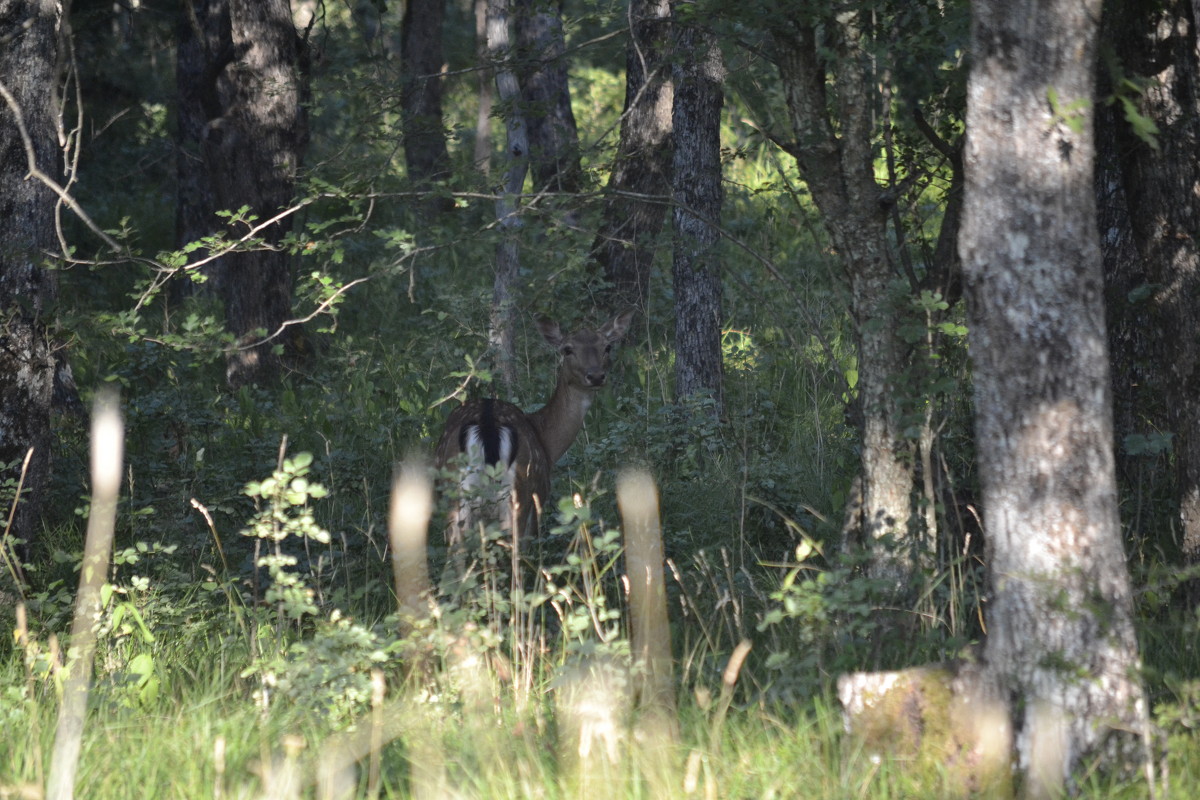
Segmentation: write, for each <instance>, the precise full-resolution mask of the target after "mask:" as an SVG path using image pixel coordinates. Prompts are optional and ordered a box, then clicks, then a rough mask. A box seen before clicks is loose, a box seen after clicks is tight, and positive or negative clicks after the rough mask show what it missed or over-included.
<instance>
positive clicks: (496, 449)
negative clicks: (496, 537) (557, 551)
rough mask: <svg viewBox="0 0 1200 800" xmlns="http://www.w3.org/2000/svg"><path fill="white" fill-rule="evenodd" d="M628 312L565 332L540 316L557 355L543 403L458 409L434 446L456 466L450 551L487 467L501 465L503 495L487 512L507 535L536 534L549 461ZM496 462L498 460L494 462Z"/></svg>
mask: <svg viewBox="0 0 1200 800" xmlns="http://www.w3.org/2000/svg"><path fill="white" fill-rule="evenodd" d="M632 318H633V310H632V309H630V310H627V311H624V312H622V313H620V314H618V315H617V316H616V317H614V318H613V319H611V320H609V321H608V322H606V323H605V324H604V325H602V326H601V327H599V328H584V329H581V330H578V331H576V332H575V333H573V334H571V335H570V336H564V335H563V333H562V330H561V328H560V327H559V325H558V323H557V322H554V321H553V320H551V319H549V318H547V317H542V318H540V319H539V320H538V323H537V325H538V330H539V331H540V332H541V334H542V338H543V339H545V340H546V343H547V344H549V345H550V346H551V347H553V348H555V349H556V350H557V351H558V354H559V356H560V358H561V361H560V363H559V367H558V377H557V382H556V383H555V386H554V392H553V393H552V394H551V395H550V399H549V400H547V401H546V404H545V405H544V406H542V407H541V408H539V409H538V410H536V411H533V412H530V413H526V412H524V411H522V410H521V409H520V408H519V407H517V406H515V405H513V404H512V403H507V402H505V401H503V400H497V399H494V398H487V399H480V400H471V401H468V402H466V403H464V404H463V405H461V406H459V407H458V408H456V409H455V410H454V411H453V412H452V413H451V414H450V416H449V417H448V418H447V420H446V427H445V430H444V431H443V432H442V435H441V438H440V439H439V440H438V444H437V448H436V450H435V452H434V464H435V466H436V467H437V469H438V470H439V471H441V470H445V469H447V468H457V469H458V473H457V477H458V480H459V486H460V487H461V488H462V490H463V496H464V497H463V500H462V501H461V502H460V503H458V504H457V506H456V507H454V508H452V509H451V511H450V520H449V530H448V532H447V536H446V540H447V544H448V545H449V546H450V547H451V549H452V550H453V549H456V548H458V547H460V546H461V545H462V542H463V536H464V534H465V532H466V531H467V530H468V529H469V528H470V527H471V526H472V525H473V524H474V523H475V520H474V519H473V517H474V516H475V506H477V505H478V503H477V502H476V503H475V504H474V505H473V504H472V503H471V501H470V498H471V495H472V492H473V491H475V492H476V493H477V488H476V487H478V486H479V485H480V484H481V482H482V479H483V471H484V469H485V468H491V469H494V470H497V469H498V470H502V472H501V486H502V494H501V496H500V497H499V498H497V499H496V500H495V501H494V502H487V503H486V505H489V506H491V508H490V509H488V510H487V513H490V515H491V516H492V517H493V518H495V519H497V520H498V521H499V522H500V524H501V527H502V528H503V529H504V531H505V532H506V534H507V535H509V536H511V537H512V544H513V549H514V553H515V552H516V548H517V546H518V544H517V539H518V536H529V535H532V534H536V532H537V528H538V524H539V521H540V517H541V514H542V510H543V509H544V508H545V507H546V504H547V503H549V502H550V476H551V470H552V469H553V467H554V465H555V463H557V462H558V460H559V459H560V458H562V456H563V454H565V453H566V452H567V450H568V449H569V448H570V447H571V444H572V443H573V442H574V441H575V438H576V437H577V436H578V435H579V431H580V430H582V428H583V421H584V417H585V416H586V415H587V411H588V408H589V407H590V406H591V405H592V401H593V400H594V399H595V397H596V394H597V392H599V391H600V389H602V388H603V387H604V384H605V381H606V380H607V378H608V370H609V368H610V367H611V366H612V349H613V347H614V346H615V345H616V344H617V343H618V342H619V341H620V340H621V339H622V338H623V337H624V336H625V333H626V331H627V330H628V329H629V323H630V320H631V319H632ZM497 465H502V466H501V467H497Z"/></svg>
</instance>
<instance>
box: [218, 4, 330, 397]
mask: <svg viewBox="0 0 1200 800" xmlns="http://www.w3.org/2000/svg"><path fill="white" fill-rule="evenodd" d="M229 18H230V23H231V24H230V39H231V54H232V60H231V61H230V62H229V63H228V64H227V65H225V67H224V73H225V74H224V77H225V78H227V79H228V80H229V84H230V94H229V97H228V98H227V102H225V103H223V104H222V105H221V106H220V107H219V108H214V109H212V110H211V111H210V118H209V122H208V125H207V127H206V129H205V132H204V157H205V163H206V164H207V165H208V169H209V172H210V174H211V176H212V182H213V187H214V191H215V195H216V199H217V205H218V207H220V208H222V209H225V210H228V211H233V212H236V211H238V210H239V209H241V208H243V207H246V208H248V209H249V213H250V214H253V215H256V216H257V218H258V219H257V220H256V222H255V223H254V224H255V225H264V224H266V223H268V222H269V221H271V220H273V219H274V218H275V217H276V216H277V215H279V213H280V212H281V211H283V210H284V209H286V208H287V206H288V204H289V203H291V201H292V200H293V199H294V195H295V186H296V175H297V172H298V170H299V168H300V162H301V159H302V158H303V154H304V149H305V146H306V144H307V135H308V132H307V122H306V119H305V114H304V109H303V107H302V105H301V94H302V89H303V87H302V85H301V77H300V72H299V68H298V54H299V51H298V47H299V42H298V38H297V36H296V30H295V28H294V27H293V25H292V17H291V9H290V7H289V4H288V2H287V0H229ZM216 99H218V100H221V99H225V98H220V97H218V98H216ZM213 112H219V113H218V114H217V115H215V116H214V115H213ZM290 220H291V218H290V216H289V217H285V218H283V219H280V220H277V221H274V222H270V224H268V225H266V227H265V228H264V229H262V230H261V231H259V232H258V233H257V235H256V237H255V238H256V239H257V240H259V242H260V244H258V245H257V246H254V247H251V248H248V249H244V250H241V251H239V252H234V253H230V254H229V255H227V256H225V257H224V258H223V259H222V261H223V269H222V272H223V273H224V275H223V279H222V283H223V285H224V287H225V292H224V295H225V297H224V300H225V316H226V322H227V325H228V327H229V330H230V331H231V332H232V333H233V334H234V335H235V336H236V337H237V347H236V349H235V350H234V352H233V353H232V354H231V355H230V358H229V363H228V378H229V383H230V385H231V386H234V387H237V386H241V385H243V384H247V383H261V382H264V381H267V380H270V379H272V378H273V377H274V376H276V375H277V374H278V372H279V369H280V367H281V366H282V364H283V363H284V360H285V359H287V358H288V357H292V356H294V355H295V351H296V350H297V349H299V348H298V343H299V340H300V334H299V333H298V331H297V330H296V329H294V328H293V329H292V330H289V329H288V328H285V327H284V323H285V322H287V321H288V319H289V318H290V316H291V306H292V275H291V254H290V253H288V252H287V250H286V249H285V247H283V246H282V242H283V239H284V237H285V236H286V235H287V233H288V232H289V231H290V230H291V227H292V226H291V223H290ZM249 230H250V225H249V224H248V223H246V222H238V223H237V224H235V226H234V229H233V233H234V235H244V234H246V233H248V232H249ZM280 346H282V348H283V353H284V358H281V357H280V356H279V355H278V354H277V353H276V350H277V348H278V347H280Z"/></svg>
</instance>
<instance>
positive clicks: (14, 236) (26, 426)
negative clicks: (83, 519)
mask: <svg viewBox="0 0 1200 800" xmlns="http://www.w3.org/2000/svg"><path fill="white" fill-rule="evenodd" d="M61 18H62V4H61V3H59V2H55V1H54V0H0V42H2V43H3V44H0V87H2V88H3V92H2V95H3V96H2V97H0V375H3V376H4V378H3V379H2V380H0V481H8V480H12V481H14V482H16V481H19V480H20V479H21V471H22V465H23V462H24V460H25V457H26V454H27V453H28V452H29V450H30V449H31V448H32V450H33V455H32V457H31V459H30V461H29V465H28V468H27V469H26V471H25V475H24V483H23V489H24V492H23V493H22V495H21V499H20V501H19V502H17V501H16V500H15V499H14V500H13V501H12V502H17V508H16V515H15V516H14V517H13V521H12V527H11V528H10V529H8V530H7V531H3V530H2V529H0V533H7V534H8V535H11V536H13V537H16V538H18V539H22V540H24V541H25V542H26V543H27V544H31V543H32V542H33V540H34V537H35V534H36V533H37V530H38V527H39V525H40V513H39V512H40V503H41V500H42V497H43V496H44V494H45V487H46V484H47V482H48V481H49V478H50V401H51V396H52V392H53V387H54V346H53V343H52V342H51V340H50V333H49V331H48V330H47V319H46V315H47V313H48V309H49V307H50V305H51V304H52V303H53V301H54V299H55V296H56V295H57V291H56V287H55V281H54V274H53V273H52V272H49V271H47V270H45V269H43V268H42V266H41V265H42V262H43V261H44V260H45V259H46V258H48V257H49V255H50V254H52V253H55V252H57V251H58V239H57V236H56V234H55V196H54V193H53V192H52V191H51V190H50V189H49V188H47V187H46V185H45V184H44V183H42V182H41V181H40V180H38V179H37V178H36V177H34V176H32V175H31V174H30V173H31V171H32V170H31V166H33V165H36V168H37V170H40V171H41V172H42V173H44V174H45V175H47V176H49V177H51V178H53V179H54V180H58V174H59V168H58V158H59V156H58V152H57V148H56V145H57V141H58V139H57V131H58V126H57V121H58V109H57V107H56V106H57V100H58V86H57V76H58V37H59V24H60V21H61ZM26 137H27V138H26ZM9 511H10V506H9V505H8V502H5V503H3V504H0V520H2V521H3V522H7V517H8V513H9ZM3 522H0V525H2V524H3Z"/></svg>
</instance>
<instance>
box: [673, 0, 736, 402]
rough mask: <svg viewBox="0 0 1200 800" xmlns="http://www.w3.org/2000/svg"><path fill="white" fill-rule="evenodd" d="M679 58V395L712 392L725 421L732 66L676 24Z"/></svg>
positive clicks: (712, 45)
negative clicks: (725, 178) (725, 139)
mask: <svg viewBox="0 0 1200 800" xmlns="http://www.w3.org/2000/svg"><path fill="white" fill-rule="evenodd" d="M682 4H683V3H679V4H677V5H676V6H675V8H676V9H677V8H678V7H679V5H682ZM675 56H676V60H675V69H674V79H675V102H674V112H673V115H672V116H673V122H672V125H673V128H674V131H675V164H674V176H675V180H674V190H673V199H674V205H675V238H674V250H675V252H674V266H673V269H672V274H673V278H674V287H675V396H676V398H678V399H683V398H686V397H691V396H695V395H701V394H707V395H709V396H710V397H712V399H713V400H714V401H715V406H714V409H713V410H714V412H715V414H716V415H717V417H718V418H720V417H722V416H723V415H724V396H723V392H724V380H723V376H724V370H723V368H722V364H721V325H722V323H723V322H724V315H723V313H722V310H721V270H720V263H719V260H718V245H719V244H720V240H721V234H720V230H719V227H720V223H721V199H722V196H723V189H722V186H721V107H722V105H723V104H724V101H725V98H724V94H723V93H722V90H721V84H722V83H723V82H724V80H725V65H724V63H723V61H722V59H721V50H720V48H719V47H718V46H717V41H716V37H715V36H714V35H713V34H712V32H711V31H709V30H707V29H705V28H703V27H699V26H697V25H694V24H688V25H678V26H677V27H676V35H675Z"/></svg>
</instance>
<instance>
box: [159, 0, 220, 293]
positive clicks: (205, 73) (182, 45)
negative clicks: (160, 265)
mask: <svg viewBox="0 0 1200 800" xmlns="http://www.w3.org/2000/svg"><path fill="white" fill-rule="evenodd" d="M232 58H233V43H232V39H231V33H230V29H229V6H228V3H227V2H226V0H190V2H184V3H181V4H180V9H179V19H178V22H177V24H176V46H175V86H176V94H177V105H176V115H175V116H176V131H175V147H176V150H175V176H176V188H175V246H176V247H177V248H182V247H183V246H184V245H187V244H189V243H191V242H196V241H199V240H201V239H203V238H205V237H207V236H212V235H213V234H215V233H217V232H218V230H219V227H220V222H219V220H218V219H217V216H216V212H217V211H219V210H220V209H219V207H218V206H217V200H216V193H215V190H214V188H213V182H212V174H211V173H210V172H209V169H208V167H207V165H206V164H205V162H204V154H203V149H202V142H203V140H204V132H205V126H207V124H208V122H209V120H210V119H211V118H215V117H218V116H220V114H221V109H222V108H223V107H225V106H226V105H227V104H228V102H229V95H230V86H229V79H228V78H227V77H222V76H223V71H224V68H225V67H226V66H227V64H228V62H229V60H230V59H232ZM202 271H203V274H204V275H205V283H204V286H205V289H206V290H207V291H209V292H212V293H213V294H215V295H217V296H222V294H223V291H224V287H223V286H222V285H221V279H222V277H223V275H224V273H223V270H222V266H221V263H220V261H219V260H218V261H214V262H211V263H210V264H209V265H208V266H206V267H204V268H203V269H202ZM195 286H196V284H195V283H194V282H193V281H192V280H191V279H190V278H189V277H188V276H178V277H177V278H176V279H174V280H173V281H172V283H171V296H172V299H173V300H175V301H180V300H182V299H183V298H184V297H186V296H188V295H190V294H192V292H193V287H195Z"/></svg>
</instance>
